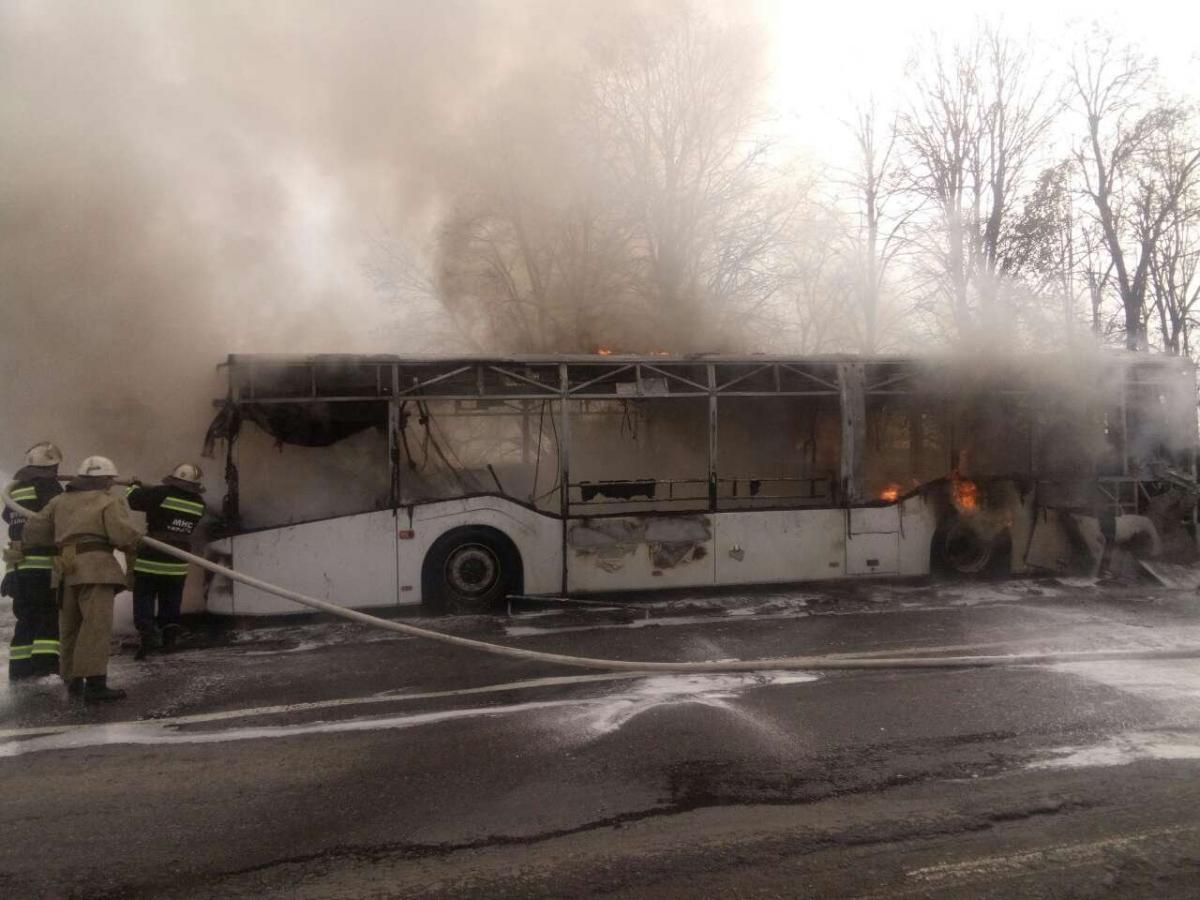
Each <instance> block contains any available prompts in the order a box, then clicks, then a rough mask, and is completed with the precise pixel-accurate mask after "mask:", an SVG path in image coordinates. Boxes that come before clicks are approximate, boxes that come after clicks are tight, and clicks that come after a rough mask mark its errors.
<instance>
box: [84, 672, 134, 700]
mask: <svg viewBox="0 0 1200 900" xmlns="http://www.w3.org/2000/svg"><path fill="white" fill-rule="evenodd" d="M83 699H84V701H85V702H87V703H108V702H109V701H111V700H124V699H125V692H124V691H123V690H121V689H120V688H110V687H109V686H108V676H107V675H92V676H91V677H90V678H88V679H87V683H86V684H85V685H84V688H83Z"/></svg>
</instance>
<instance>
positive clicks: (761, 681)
mask: <svg viewBox="0 0 1200 900" xmlns="http://www.w3.org/2000/svg"><path fill="white" fill-rule="evenodd" d="M620 678H624V679H626V680H628V681H633V682H635V683H634V684H633V685H631V686H630V687H628V688H626V689H624V690H621V691H617V692H615V693H614V692H609V693H602V694H598V695H589V696H583V697H579V696H571V697H564V698H559V699H554V700H531V701H526V702H522V703H509V704H493V705H487V706H475V707H465V708H454V709H444V710H435V711H430V712H415V713H401V714H391V715H383V716H377V717H373V718H363V717H357V718H350V719H333V720H329V719H318V720H316V721H308V722H299V723H286V724H282V725H243V726H239V727H233V728H228V729H224V730H190V731H185V730H180V729H179V727H178V726H179V725H181V724H196V723H204V722H212V721H215V720H224V719H230V718H245V717H247V716H249V715H254V714H261V713H262V712H263V710H273V711H289V712H290V711H294V710H296V709H313V708H322V709H324V708H328V707H329V706H332V705H348V704H349V703H351V702H353V701H352V700H343V701H325V702H315V703H308V704H293V705H289V706H280V707H261V708H258V709H254V710H232V711H229V712H224V713H210V714H205V715H197V716H179V717H176V718H173V719H141V720H137V721H131V722H111V723H95V724H91V725H84V726H73V727H70V728H60V729H50V728H42V729H16V730H15V733H14V732H8V733H6V734H9V735H12V737H14V738H17V739H9V740H7V741H3V742H0V757H10V756H20V755H22V754H24V753H37V752H43V751H47V750H77V749H81V748H84V747H103V746H111V745H118V744H142V745H147V744H209V743H223V742H230V741H244V740H257V739H262V738H286V737H298V736H301V735H309V734H334V733H341V732H352V731H383V730H392V729H402V728H411V727H414V726H419V725H426V724H430V723H435V722H446V721H453V720H458V719H471V718H489V717H498V716H508V715H512V714H515V713H523V712H527V711H531V710H547V709H554V708H568V707H569V708H572V709H574V710H577V711H578V713H577V714H575V716H574V718H573V720H572V721H573V723H574V724H572V726H571V727H572V728H574V729H576V730H579V729H582V732H583V734H584V735H585V736H586V737H588V738H592V737H595V736H598V735H602V734H606V733H608V732H610V731H612V730H614V729H616V728H619V727H620V726H621V725H622V724H624V723H625V722H626V721H628V720H629V719H631V718H633V717H635V716H638V715H641V714H642V713H644V712H647V711H649V710H651V709H654V708H657V707H660V706H664V705H672V704H677V703H700V704H704V705H708V706H716V707H719V708H721V709H725V710H730V711H734V712H736V710H733V709H732V708H731V707H730V706H729V704H728V702H727V701H729V700H730V699H732V698H733V697H734V696H736V695H737V694H738V693H740V692H742V691H746V690H753V689H755V688H760V687H767V686H770V685H773V684H798V683H805V682H812V681H816V680H818V676H816V675H813V674H810V673H802V672H792V671H785V672H777V673H773V674H772V673H753V674H751V673H741V674H734V673H730V674H704V675H662V674H657V673H651V674H649V675H643V674H641V673H623V674H621V675H619V676H618V675H593V676H582V677H581V676H568V677H564V678H542V679H537V680H536V681H527V682H517V683H515V685H514V684H508V685H487V686H483V687H479V688H463V689H460V690H455V691H436V692H428V693H423V694H408V695H391V696H387V697H384V696H378V697H369V698H364V699H365V700H366V702H371V703H379V702H388V701H394V700H413V699H425V698H429V697H446V696H461V695H465V694H475V695H478V694H484V693H489V692H490V693H495V692H497V691H498V690H500V689H512V688H513V687H514V686H520V687H530V686H533V685H546V684H561V683H574V682H578V681H585V682H587V681H593V682H594V681H615V680H618V679H620ZM580 714H582V716H583V719H582V720H579V715H580ZM576 720H579V721H576ZM754 724H755V725H756V726H757V727H759V728H760V729H761V727H762V723H759V722H755V723H754ZM3 734H5V733H0V736H2V735H3Z"/></svg>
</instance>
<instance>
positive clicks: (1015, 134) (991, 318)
mask: <svg viewBox="0 0 1200 900" xmlns="http://www.w3.org/2000/svg"><path fill="white" fill-rule="evenodd" d="M916 90H917V96H916V99H915V101H914V103H913V104H912V106H911V107H910V108H909V110H908V111H907V112H906V113H905V115H904V116H903V117H902V118H901V121H900V131H901V135H902V137H903V139H904V143H905V147H906V150H907V153H908V156H909V159H910V172H911V179H912V183H911V186H912V190H913V191H914V192H915V193H916V194H917V195H918V196H919V197H921V198H922V199H923V200H925V201H926V203H927V205H928V208H929V209H931V210H933V211H934V213H935V215H934V221H933V224H934V225H936V229H934V230H933V231H931V232H930V238H932V239H928V238H927V239H926V241H925V242H924V244H923V250H924V254H925V258H926V259H927V260H928V261H930V262H932V266H926V272H927V280H926V283H927V285H928V286H929V287H931V288H932V289H933V291H934V292H935V294H936V297H935V298H934V299H935V300H938V299H940V300H941V301H944V303H945V305H946V306H947V307H948V312H949V316H948V318H949V323H948V324H949V328H948V331H949V333H950V334H951V335H953V336H957V337H960V338H961V337H966V336H969V335H971V334H972V333H974V332H976V331H978V330H979V329H981V328H982V329H985V330H987V332H988V333H989V335H991V336H992V337H993V339H994V338H995V337H996V336H997V335H999V334H1001V333H1003V331H1002V330H1001V326H1003V325H1006V324H1010V323H1011V322H1012V321H1013V320H1014V319H1015V318H1016V317H1015V315H1014V311H1013V310H1011V309H1002V308H1001V303H1002V301H1003V300H1004V298H1005V294H1004V293H1003V292H1002V290H1001V285H1002V281H1003V279H1004V278H1007V277H1013V276H1015V275H1017V274H1018V270H1019V267H1020V263H1021V261H1022V259H1023V258H1024V257H1025V252H1024V250H1023V249H1022V248H1020V247H1019V246H1017V245H1016V242H1018V241H1019V238H1020V237H1021V234H1020V232H1019V230H1014V229H1012V228H1010V227H1009V225H1010V220H1011V218H1012V217H1013V215H1014V210H1017V209H1019V208H1020V202H1021V199H1022V196H1023V194H1024V193H1025V192H1026V191H1027V190H1028V189H1029V180H1030V169H1031V167H1032V165H1033V164H1034V163H1035V162H1036V158H1037V156H1038V155H1039V154H1041V153H1043V152H1044V145H1043V139H1044V138H1045V135H1046V132H1047V131H1048V129H1049V128H1050V126H1051V124H1052V123H1053V121H1054V120H1055V117H1056V115H1057V113H1058V110H1059V102H1058V99H1057V97H1055V96H1054V94H1053V93H1052V91H1051V90H1050V89H1049V88H1048V87H1047V82H1046V80H1045V79H1041V78H1039V77H1037V74H1036V73H1035V72H1034V70H1033V65H1032V61H1031V57H1030V54H1029V51H1028V49H1027V47H1026V45H1025V44H1024V43H1022V42H1018V41H1017V40H1014V39H1013V38H1010V37H1008V36H1006V35H1005V34H1003V33H1002V32H1000V31H999V30H998V29H996V28H994V27H991V26H984V27H983V28H982V30H981V32H980V33H979V35H978V36H977V37H976V38H975V39H974V40H973V41H972V42H970V43H968V44H965V45H958V46H955V47H953V48H951V49H950V50H949V51H948V52H947V51H943V50H941V49H940V48H937V47H936V46H935V49H934V53H933V54H932V57H931V62H930V63H929V69H928V70H927V71H926V72H925V73H924V74H923V76H921V77H919V78H918V80H917V86H916Z"/></svg>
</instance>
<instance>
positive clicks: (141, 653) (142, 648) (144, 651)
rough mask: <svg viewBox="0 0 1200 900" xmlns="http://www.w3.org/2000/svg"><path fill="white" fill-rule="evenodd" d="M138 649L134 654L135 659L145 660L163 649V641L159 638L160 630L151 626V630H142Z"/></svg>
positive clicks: (139, 632)
mask: <svg viewBox="0 0 1200 900" xmlns="http://www.w3.org/2000/svg"><path fill="white" fill-rule="evenodd" d="M138 639H139V640H138V648H137V652H136V653H134V655H133V657H134V659H145V658H146V657H147V656H148V655H149V654H151V653H153V652H154V651H155V650H158V649H159V648H160V647H162V640H161V638H160V637H159V634H158V629H157V628H155V627H154V626H153V625H151V626H150V627H149V628H142V629H140V630H139V631H138Z"/></svg>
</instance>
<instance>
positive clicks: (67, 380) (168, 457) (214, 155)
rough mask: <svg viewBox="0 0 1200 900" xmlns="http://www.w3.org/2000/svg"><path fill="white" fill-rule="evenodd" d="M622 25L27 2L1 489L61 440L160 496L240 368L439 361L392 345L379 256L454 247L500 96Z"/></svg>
mask: <svg viewBox="0 0 1200 900" xmlns="http://www.w3.org/2000/svg"><path fill="white" fill-rule="evenodd" d="M625 5H626V6H630V7H632V6H633V5H634V4H625ZM611 14H612V4H611V3H595V4H570V5H563V4H558V3H553V2H549V0H537V2H528V3H524V4H520V5H517V6H516V7H515V8H514V5H513V4H511V3H507V2H501V0H482V2H460V0H446V2H439V3H416V2H412V3H397V2H386V0H384V2H362V0H359V2H347V3H340V4H330V3H324V2H295V0H289V2H272V3H253V4H252V3H221V2H213V3H203V4H196V3H184V2H178V3H166V2H143V3H121V4H82V5H81V4H43V3H35V2H29V3H24V2H16V0H14V2H9V3H6V4H4V5H3V7H2V8H0V299H2V303H0V307H2V308H3V311H4V321H3V324H2V325H0V371H2V372H3V376H4V379H3V385H4V388H3V396H2V399H0V423H2V425H3V428H2V431H0V434H2V439H0V467H3V468H5V469H9V470H10V471H11V469H12V468H15V467H16V465H17V463H18V461H19V456H20V453H21V452H22V451H23V450H24V449H25V447H26V446H28V445H29V444H31V443H33V442H34V441H36V440H40V439H53V440H56V441H58V442H60V443H61V444H62V445H63V446H64V449H65V451H66V453H67V456H68V462H69V463H70V464H74V463H75V462H77V461H78V460H79V459H81V458H82V457H83V456H85V455H87V454H90V453H105V454H107V455H111V456H113V457H114V458H115V459H116V461H117V463H118V465H119V466H120V467H121V468H122V469H123V470H125V471H128V472H136V473H137V474H140V475H142V476H143V477H157V476H158V475H160V474H161V471H162V469H163V467H165V466H167V465H170V464H171V463H173V462H174V461H176V460H177V459H180V458H188V457H194V456H195V455H196V453H197V451H198V448H199V445H200V441H201V438H202V435H203V430H204V427H205V425H206V424H207V420H208V418H209V409H208V404H209V401H210V400H211V399H212V398H213V397H215V396H217V395H219V393H220V391H221V389H222V388H221V380H220V378H219V377H218V376H217V374H216V372H215V366H216V364H217V363H219V362H220V361H221V360H222V359H223V358H224V356H225V355H226V354H227V353H230V352H292V353H299V352H321V351H338V352H350V351H363V350H377V351H410V352H411V351H415V350H420V349H422V345H421V341H420V339H419V337H418V336H413V335H406V334H403V333H397V331H396V329H395V328H391V327H389V326H390V324H391V321H392V317H394V315H395V313H394V311H393V310H390V309H389V308H388V307H387V305H386V304H383V303H380V301H379V297H378V294H377V292H376V291H375V289H374V287H373V285H372V284H371V279H370V278H369V277H368V275H367V273H366V272H365V269H364V259H365V258H366V256H367V254H368V247H369V245H370V244H371V242H372V241H373V240H375V239H376V238H377V236H378V235H379V234H382V233H386V234H400V235H408V234H413V235H418V236H420V235H423V234H426V233H428V232H429V230H430V228H431V226H432V224H433V223H434V222H436V221H437V219H438V217H439V215H441V210H442V209H443V207H444V206H445V204H446V197H447V195H448V192H450V191H452V190H453V185H454V183H455V180H456V178H457V177H458V172H459V171H460V170H461V169H462V167H463V166H464V164H465V163H464V160H463V159H462V153H463V151H462V150H461V149H460V148H471V152H479V150H480V148H484V150H486V146H487V140H486V138H487V135H486V134H480V133H478V129H479V128H480V127H481V126H480V124H479V123H481V122H485V121H486V116H485V115H484V114H483V113H484V112H485V107H486V104H487V102H488V97H489V96H490V95H491V93H492V92H493V91H494V90H495V88H496V86H497V85H498V84H500V83H502V82H504V81H505V80H506V79H509V78H511V77H513V76H514V73H515V72H517V71H518V70H519V71H520V73H521V77H522V78H523V79H525V80H527V81H529V82H530V83H536V79H537V72H538V71H539V67H546V68H547V70H550V69H557V67H559V66H560V65H561V63H562V61H563V60H564V59H570V57H571V56H572V54H575V53H577V52H579V51H580V48H581V47H582V45H583V43H584V42H585V41H586V40H588V37H587V36H588V35H589V34H590V33H592V30H593V28H594V26H595V25H596V23H597V22H598V21H601V20H603V19H605V18H606V17H608V16H610V15H611ZM418 243H419V241H418ZM424 349H426V351H429V350H434V349H436V348H433V347H425V348H424Z"/></svg>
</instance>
